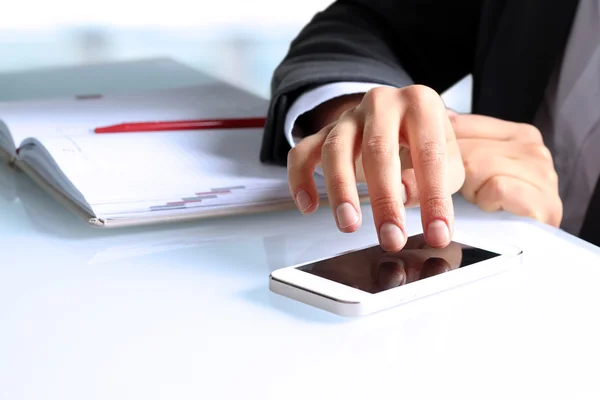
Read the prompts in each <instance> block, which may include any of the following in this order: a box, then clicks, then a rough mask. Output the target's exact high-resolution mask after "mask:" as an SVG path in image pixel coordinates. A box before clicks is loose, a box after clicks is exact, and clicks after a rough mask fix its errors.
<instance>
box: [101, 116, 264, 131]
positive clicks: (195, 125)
mask: <svg viewBox="0 0 600 400" xmlns="http://www.w3.org/2000/svg"><path fill="white" fill-rule="evenodd" d="M265 121H266V119H265V118H264V117H255V118H233V119H200V120H184V121H155V122H126V123H122V124H117V125H110V126H103V127H99V128H96V129H94V133H130V132H158V131H185V130H196V129H245V128H263V127H264V126H265Z"/></svg>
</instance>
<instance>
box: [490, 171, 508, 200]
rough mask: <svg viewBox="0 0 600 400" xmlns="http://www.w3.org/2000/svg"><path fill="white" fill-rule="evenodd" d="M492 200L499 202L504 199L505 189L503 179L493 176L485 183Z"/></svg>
mask: <svg viewBox="0 0 600 400" xmlns="http://www.w3.org/2000/svg"><path fill="white" fill-rule="evenodd" d="M487 184H488V185H489V190H490V194H491V196H492V198H493V199H494V200H501V199H504V198H505V197H506V192H507V187H506V183H505V182H504V179H502V177H500V176H493V177H491V178H490V180H489V181H488V183H487Z"/></svg>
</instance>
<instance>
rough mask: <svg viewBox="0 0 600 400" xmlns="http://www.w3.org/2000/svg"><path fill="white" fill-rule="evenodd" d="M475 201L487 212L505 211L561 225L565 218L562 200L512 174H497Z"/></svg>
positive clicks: (484, 186)
mask: <svg viewBox="0 0 600 400" xmlns="http://www.w3.org/2000/svg"><path fill="white" fill-rule="evenodd" d="M474 203H475V204H477V205H478V206H479V207H480V208H481V209H482V210H485V211H489V212H492V211H499V210H505V211H508V212H510V213H513V214H515V215H519V216H522V217H530V218H533V219H536V220H538V221H541V222H543V223H546V224H549V225H552V226H555V227H558V226H559V225H560V221H561V220H562V203H561V202H560V198H559V197H558V196H548V195H547V194H546V193H544V192H542V191H540V190H539V189H537V188H536V187H535V186H533V185H531V184H529V183H527V182H524V181H522V180H519V179H517V178H514V177H511V176H495V177H493V178H491V179H489V180H488V181H487V182H486V183H485V184H484V185H483V186H482V187H481V189H480V190H479V191H478V192H477V195H476V197H475V201H474Z"/></svg>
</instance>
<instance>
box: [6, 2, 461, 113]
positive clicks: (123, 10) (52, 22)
mask: <svg viewBox="0 0 600 400" xmlns="http://www.w3.org/2000/svg"><path fill="white" fill-rule="evenodd" d="M331 2H332V0H302V1H300V2H296V1H285V0H283V1H275V0H211V1H208V0H167V1H153V0H101V1H85V0H83V1H74V0H17V1H11V2H9V6H8V7H7V6H6V5H4V6H3V7H1V15H2V22H1V24H0V54H1V55H2V56H1V57H0V73H1V72H3V71H11V70H18V69H29V68H39V67H48V66H54V65H72V64H80V63H89V62H102V61H113V60H114V61H116V60H125V59H132V58H140V57H154V56H170V57H173V58H175V59H177V60H180V61H182V62H185V63H187V64H189V65H191V66H193V67H196V68H200V69H203V70H205V71H208V72H210V73H212V74H214V75H217V76H219V77H221V78H223V79H226V80H228V81H230V82H233V83H236V84H238V85H241V86H243V87H245V88H247V89H249V90H252V91H254V92H256V93H259V94H261V95H263V96H268V93H269V83H270V78H271V74H272V72H273V69H274V68H275V67H276V65H277V64H278V63H279V61H280V60H281V58H282V57H283V56H284V55H285V53H286V51H287V49H288V46H289V42H290V40H292V39H293V37H294V36H295V35H296V34H297V32H298V30H300V29H301V28H302V26H304V25H305V24H306V23H307V22H308V21H309V20H310V18H311V17H312V16H313V15H314V14H315V13H316V12H318V11H320V10H322V9H323V8H325V7H327V6H328V5H329V4H330V3H331ZM0 90H1V88H0ZM469 90H470V81H469V80H467V81H464V82H463V83H462V84H461V85H458V86H457V90H455V91H453V92H451V93H449V94H447V95H446V96H445V100H446V101H447V104H449V105H450V106H453V107H454V108H456V109H458V110H460V111H467V110H468V109H469V108H470V103H469V98H468V97H469V96H468V92H469Z"/></svg>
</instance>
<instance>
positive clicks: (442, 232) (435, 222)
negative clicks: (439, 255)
mask: <svg viewBox="0 0 600 400" xmlns="http://www.w3.org/2000/svg"><path fill="white" fill-rule="evenodd" d="M405 98H406V99H407V100H408V101H409V106H408V107H407V108H406V111H405V114H404V118H403V119H402V125H401V135H402V136H404V137H405V139H406V140H407V141H408V144H409V148H410V153H411V158H412V161H413V166H414V171H415V178H416V180H417V185H418V187H419V201H420V204H421V222H422V223H423V232H424V233H425V239H426V240H427V244H429V246H431V247H438V248H439V247H445V246H447V245H448V244H449V243H450V240H451V238H452V227H453V224H454V211H453V205H452V197H451V194H450V190H449V185H448V142H454V145H456V140H455V137H454V131H453V130H452V125H451V123H450V119H449V117H448V115H447V113H446V108H445V106H444V103H443V101H442V99H441V98H440V96H439V95H438V94H437V93H436V92H435V91H434V90H433V89H429V88H426V87H415V86H413V87H411V88H410V91H407V93H405Z"/></svg>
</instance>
